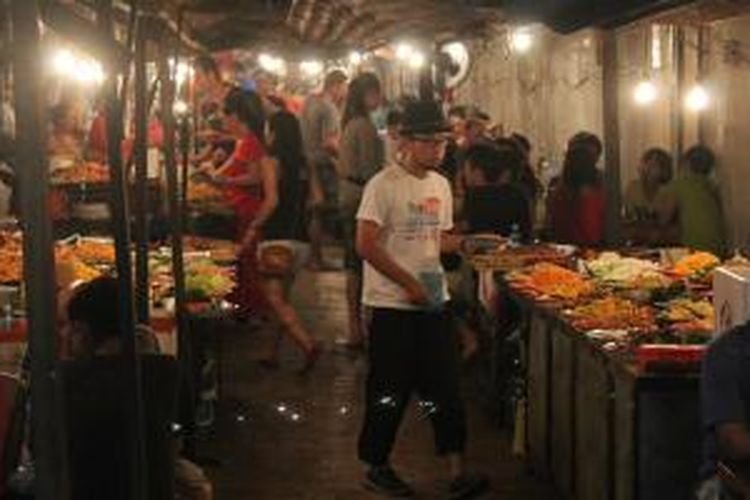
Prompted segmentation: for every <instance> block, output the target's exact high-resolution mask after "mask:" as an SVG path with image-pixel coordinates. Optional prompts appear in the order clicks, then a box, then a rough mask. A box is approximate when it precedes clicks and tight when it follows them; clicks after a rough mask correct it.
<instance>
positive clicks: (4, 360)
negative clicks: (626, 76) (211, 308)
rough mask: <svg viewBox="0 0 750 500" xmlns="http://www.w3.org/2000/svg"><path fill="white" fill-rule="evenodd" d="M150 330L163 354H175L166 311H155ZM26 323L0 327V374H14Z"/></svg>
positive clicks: (21, 353)
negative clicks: (152, 331)
mask: <svg viewBox="0 0 750 500" xmlns="http://www.w3.org/2000/svg"><path fill="white" fill-rule="evenodd" d="M150 326H151V328H152V329H153V330H154V333H155V334H156V338H157V339H158V341H159V347H160V349H161V351H162V353H163V354H166V355H170V356H175V355H176V354H177V336H176V335H175V334H174V333H175V321H174V317H173V316H172V315H170V314H169V313H167V312H166V311H163V312H162V311H157V312H156V313H155V314H154V316H153V317H152V318H151V323H150ZM27 327H28V325H27V322H26V320H25V319H24V318H15V319H13V321H12V322H10V324H7V323H6V324H3V325H0V372H6V373H12V374H16V373H18V372H19V370H20V368H21V361H22V360H23V356H24V353H25V352H26V340H27Z"/></svg>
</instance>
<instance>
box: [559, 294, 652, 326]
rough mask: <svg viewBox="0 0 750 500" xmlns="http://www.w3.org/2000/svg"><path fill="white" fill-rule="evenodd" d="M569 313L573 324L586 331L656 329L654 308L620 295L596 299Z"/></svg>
mask: <svg viewBox="0 0 750 500" xmlns="http://www.w3.org/2000/svg"><path fill="white" fill-rule="evenodd" d="M567 314H568V317H569V318H570V319H571V321H572V324H573V326H574V327H575V328H577V329H579V330H584V331H588V330H635V331H650V330H654V329H656V314H655V312H654V309H653V308H651V307H650V306H643V305H639V304H636V303H635V302H632V301H630V300H627V299H622V298H619V297H605V298H603V299H599V300H594V301H592V302H590V303H588V304H585V305H581V306H578V307H576V308H574V309H572V310H571V311H569V312H568V313H567Z"/></svg>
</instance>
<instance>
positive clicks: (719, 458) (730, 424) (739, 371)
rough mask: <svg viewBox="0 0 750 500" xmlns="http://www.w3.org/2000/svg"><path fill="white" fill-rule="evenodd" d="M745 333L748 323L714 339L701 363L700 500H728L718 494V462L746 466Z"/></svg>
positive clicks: (748, 364)
mask: <svg viewBox="0 0 750 500" xmlns="http://www.w3.org/2000/svg"><path fill="white" fill-rule="evenodd" d="M749 330H750V324H746V325H744V326H742V327H739V328H735V329H734V330H731V331H730V332H728V333H726V334H724V335H722V336H721V337H719V338H717V339H716V340H715V341H714V342H713V343H712V344H711V346H710V348H709V350H708V352H707V354H706V357H705V360H704V364H703V374H702V378H701V392H702V406H703V425H704V428H705V430H706V440H705V455H706V456H705V458H706V460H705V463H704V468H703V470H702V476H703V478H704V479H705V480H706V482H705V483H704V485H703V488H702V494H703V495H704V496H700V495H699V498H700V499H701V500H703V499H706V500H709V499H718V498H722V499H723V498H732V497H731V496H727V495H728V493H719V490H720V488H719V487H718V482H719V481H718V480H717V472H718V470H717V467H718V465H719V463H720V462H722V463H725V464H728V465H730V466H737V467H738V471H739V470H740V469H742V468H743V467H742V466H743V463H744V464H748V463H750V331H749ZM745 469H747V467H745ZM740 475H741V474H740ZM748 486H750V484H748ZM747 493H750V490H748V492H747ZM722 494H723V495H724V496H720V495H722Z"/></svg>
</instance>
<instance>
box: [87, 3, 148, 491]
mask: <svg viewBox="0 0 750 500" xmlns="http://www.w3.org/2000/svg"><path fill="white" fill-rule="evenodd" d="M98 7H99V9H98V17H97V22H98V23H99V27H100V29H101V30H102V33H103V34H104V35H105V36H106V35H108V36H111V35H112V33H113V30H114V26H113V19H112V0H99V4H98ZM120 69H121V68H118V67H117V66H116V65H110V66H109V67H108V70H109V77H108V79H107V81H106V82H105V83H104V95H105V99H106V117H107V157H108V163H109V171H110V175H111V178H112V199H111V203H110V210H111V213H112V226H113V227H112V232H113V233H114V239H115V256H116V261H117V262H116V264H117V280H118V282H119V285H120V289H119V295H120V329H121V331H122V333H123V334H124V335H123V338H124V339H125V342H124V344H123V356H124V357H125V359H126V360H128V361H129V362H130V370H129V372H130V373H129V376H130V377H129V378H130V380H128V381H127V383H128V384H129V385H130V386H131V388H132V390H131V392H130V396H131V397H130V401H129V405H128V408H129V410H130V415H129V422H130V424H131V428H130V431H131V435H132V439H133V442H132V448H131V450H130V451H131V461H130V473H131V496H132V498H133V499H134V500H140V499H144V498H147V497H146V492H147V487H146V485H147V484H148V479H147V478H148V476H147V474H148V467H147V463H146V460H147V457H146V443H145V435H144V429H145V425H144V413H143V388H142V386H141V371H140V360H139V353H138V348H137V342H136V336H135V317H134V314H133V313H134V309H133V269H132V266H131V259H130V217H129V214H128V197H127V192H128V182H127V178H126V175H125V169H124V166H123V161H122V147H121V144H122V137H123V120H122V103H121V102H120V99H119V94H118V91H117V90H118V88H117V87H118V85H117V84H118V79H119V76H120V75H119V73H120Z"/></svg>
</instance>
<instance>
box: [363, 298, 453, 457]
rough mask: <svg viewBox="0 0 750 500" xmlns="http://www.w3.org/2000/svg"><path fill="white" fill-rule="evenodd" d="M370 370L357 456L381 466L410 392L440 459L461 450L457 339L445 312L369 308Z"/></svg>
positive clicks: (387, 453)
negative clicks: (426, 420)
mask: <svg viewBox="0 0 750 500" xmlns="http://www.w3.org/2000/svg"><path fill="white" fill-rule="evenodd" d="M369 332H370V350H369V361H370V368H369V374H368V377H367V388H366V405H367V408H366V411H365V419H364V424H363V426H362V432H361V434H360V438H359V458H360V460H362V461H363V462H365V463H367V464H370V465H385V464H386V463H388V458H389V456H390V454H391V450H392V449H393V445H394V442H395V440H396V434H397V432H398V428H399V425H400V424H401V420H402V419H403V416H404V412H405V410H406V408H407V406H408V404H409V401H410V400H411V397H412V395H413V394H414V393H416V394H417V395H418V396H419V406H420V411H422V412H423V414H425V415H428V416H429V417H430V419H431V421H432V425H433V428H434V433H435V445H436V448H437V452H438V454H440V455H445V454H451V453H460V452H463V451H464V448H465V446H466V413H465V411H464V406H463V402H462V400H461V395H460V377H459V369H460V365H459V354H458V338H457V334H456V329H455V328H454V325H453V321H452V318H451V315H450V313H448V312H447V311H441V312H423V311H402V310H396V309H374V310H373V313H372V319H371V323H370V329H369Z"/></svg>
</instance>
